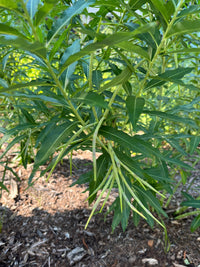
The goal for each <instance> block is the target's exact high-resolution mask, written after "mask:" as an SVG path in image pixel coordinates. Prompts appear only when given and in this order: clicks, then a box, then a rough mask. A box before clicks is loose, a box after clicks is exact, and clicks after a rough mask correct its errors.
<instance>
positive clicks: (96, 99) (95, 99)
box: [72, 92, 108, 108]
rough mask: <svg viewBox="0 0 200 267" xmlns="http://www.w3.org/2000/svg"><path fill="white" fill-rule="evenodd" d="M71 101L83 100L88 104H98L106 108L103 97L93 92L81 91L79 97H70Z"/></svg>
mask: <svg viewBox="0 0 200 267" xmlns="http://www.w3.org/2000/svg"><path fill="white" fill-rule="evenodd" d="M72 100H73V101H78V102H83V103H85V104H88V105H89V106H91V107H93V106H98V107H102V108H108V104H107V103H106V102H105V101H104V97H103V96H102V95H99V94H97V93H95V92H89V93H83V94H82V95H81V96H80V97H77V98H72Z"/></svg>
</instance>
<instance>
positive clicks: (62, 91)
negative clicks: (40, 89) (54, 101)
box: [45, 59, 85, 126]
mask: <svg viewBox="0 0 200 267" xmlns="http://www.w3.org/2000/svg"><path fill="white" fill-rule="evenodd" d="M45 61H46V64H47V67H48V69H49V72H50V74H51V76H52V77H53V79H54V81H55V83H56V85H57V86H58V88H59V89H60V91H61V93H62V94H63V96H64V98H65V100H66V101H67V104H68V105H69V106H70V108H71V109H72V112H73V113H74V115H75V116H76V118H77V119H78V120H79V121H80V123H81V124H82V125H83V126H84V125H85V122H84V120H83V119H82V118H81V116H80V115H79V113H78V111H77V110H76V109H75V107H74V106H73V104H72V103H71V101H70V99H69V98H68V96H67V93H66V92H65V90H64V89H63V87H62V84H61V83H60V81H59V79H58V77H57V76H56V74H55V72H54V71H53V69H52V66H51V64H50V62H49V61H48V60H47V59H46V60H45Z"/></svg>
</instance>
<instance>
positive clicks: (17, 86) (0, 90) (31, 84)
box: [0, 80, 51, 97]
mask: <svg viewBox="0 0 200 267" xmlns="http://www.w3.org/2000/svg"><path fill="white" fill-rule="evenodd" d="M35 86H51V84H50V83H48V82H46V81H43V80H35V81H31V82H29V83H18V84H15V85H11V86H9V87H8V88H3V87H2V88H0V93H3V92H7V91H10V90H18V89H21V88H28V87H35ZM27 97H28V95H27Z"/></svg>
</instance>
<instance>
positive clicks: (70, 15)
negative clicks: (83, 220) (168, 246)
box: [0, 0, 200, 230]
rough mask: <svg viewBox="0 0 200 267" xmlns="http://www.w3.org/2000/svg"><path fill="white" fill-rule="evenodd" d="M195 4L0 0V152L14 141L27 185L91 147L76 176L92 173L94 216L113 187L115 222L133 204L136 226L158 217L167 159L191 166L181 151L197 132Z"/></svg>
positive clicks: (170, 165)
mask: <svg viewBox="0 0 200 267" xmlns="http://www.w3.org/2000/svg"><path fill="white" fill-rule="evenodd" d="M89 7H90V8H89ZM91 7H93V8H96V9H93V10H91ZM199 10H200V6H199V5H198V4H197V3H196V1H190V3H189V4H187V1H183V0H180V1H177V0H169V1H162V0H159V1H154V0H151V1H150V0H148V1H147V0H143V1H133V0H129V1H122V0H116V1H110V0H106V1H102V0H96V1H95V0H87V1H85V0H77V1H70V0H69V1H55V0H44V1H42V0H37V1H35V0H28V1H25V0H20V1H17V2H16V1H14V0H12V1H11V0H10V1H4V0H0V13H1V23H0V57H1V61H0V62H1V64H0V67H1V69H0V86H1V87H0V101H1V102H0V110H1V114H2V119H1V120H2V127H1V128H0V131H1V132H2V133H3V134H4V136H3V138H2V139H1V142H0V145H2V144H3V143H5V142H9V144H8V146H7V149H6V151H5V154H6V153H7V152H8V151H9V149H10V148H12V147H13V146H14V145H15V144H18V143H19V144H20V152H19V157H20V158H21V163H22V164H23V166H24V167H25V168H26V167H27V164H28V163H30V162H34V165H33V170H32V173H31V175H30V177H29V180H28V183H29V185H32V184H34V182H35V179H34V177H35V173H36V171H37V170H40V167H41V165H43V164H48V166H47V168H46V170H45V171H41V175H44V174H45V172H47V171H49V170H50V173H49V175H48V177H49V176H50V175H51V173H52V171H53V170H54V168H55V166H56V165H57V164H58V162H60V161H61V160H62V158H63V157H64V156H66V155H68V154H69V153H70V152H72V150H74V149H82V150H86V149H88V150H90V151H92V153H93V170H92V171H91V172H89V173H85V174H84V175H82V176H81V177H80V179H79V180H78V181H77V183H78V184H82V183H84V184H85V183H89V187H88V190H89V198H88V200H89V203H92V202H93V201H95V204H94V207H93V210H92V212H91V216H92V215H93V214H94V212H95V210H96V209H97V207H98V204H99V203H100V200H101V198H102V196H103V194H104V193H106V198H105V201H104V203H103V206H104V205H105V203H106V201H107V199H108V197H109V194H110V193H111V190H112V189H113V188H115V189H117V191H118V197H117V198H116V200H115V201H114V203H113V204H112V205H111V207H110V210H109V211H114V217H113V223H112V228H113V230H114V228H115V227H116V226H117V225H118V224H119V223H121V225H122V228H123V230H125V228H126V226H127V224H128V220H129V218H130V215H131V214H132V218H133V222H134V224H135V225H136V226H137V225H138V223H139V219H140V217H143V218H145V219H146V220H147V222H148V223H149V225H151V226H153V224H154V221H156V222H158V223H159V224H161V225H162V226H163V227H165V226H164V225H163V223H162V216H167V214H166V213H165V211H164V210H163V209H162V199H163V198H164V197H165V194H166V192H168V193H172V187H173V186H174V184H173V179H172V177H171V175H170V173H169V170H170V169H172V170H173V169H178V170H180V171H181V170H182V169H191V167H190V166H189V165H187V164H186V163H184V162H183V159H184V157H186V156H187V155H188V154H191V155H192V154H193V153H194V151H195V149H196V147H197V146H198V143H199V114H200V112H199V111H200V110H199V100H200V96H199V83H200V81H199V68H198V63H199V52H200V49H199V47H198V46H199V30H200V17H199ZM56 151H57V152H58V154H57V155H56V156H55V153H54V152H56ZM96 151H98V152H101V156H100V157H99V158H98V159H96ZM3 155H4V154H3ZM3 155H2V156H1V158H2V157H3ZM98 192H100V193H99V194H98V195H97V193H98ZM103 206H102V208H103ZM102 208H101V210H102ZM156 214H157V215H156ZM91 216H90V218H91ZM90 218H89V220H90ZM89 220H88V222H89Z"/></svg>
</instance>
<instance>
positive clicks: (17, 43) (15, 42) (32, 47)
mask: <svg viewBox="0 0 200 267" xmlns="http://www.w3.org/2000/svg"><path fill="white" fill-rule="evenodd" d="M0 43H1V44H3V45H9V46H13V47H14V48H16V49H21V50H25V51H29V52H31V53H33V54H35V55H37V56H38V57H41V58H46V48H45V47H44V46H43V45H42V44H41V43H39V42H34V43H30V42H28V41H27V40H26V39H24V38H21V37H18V36H14V35H5V36H0Z"/></svg>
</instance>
